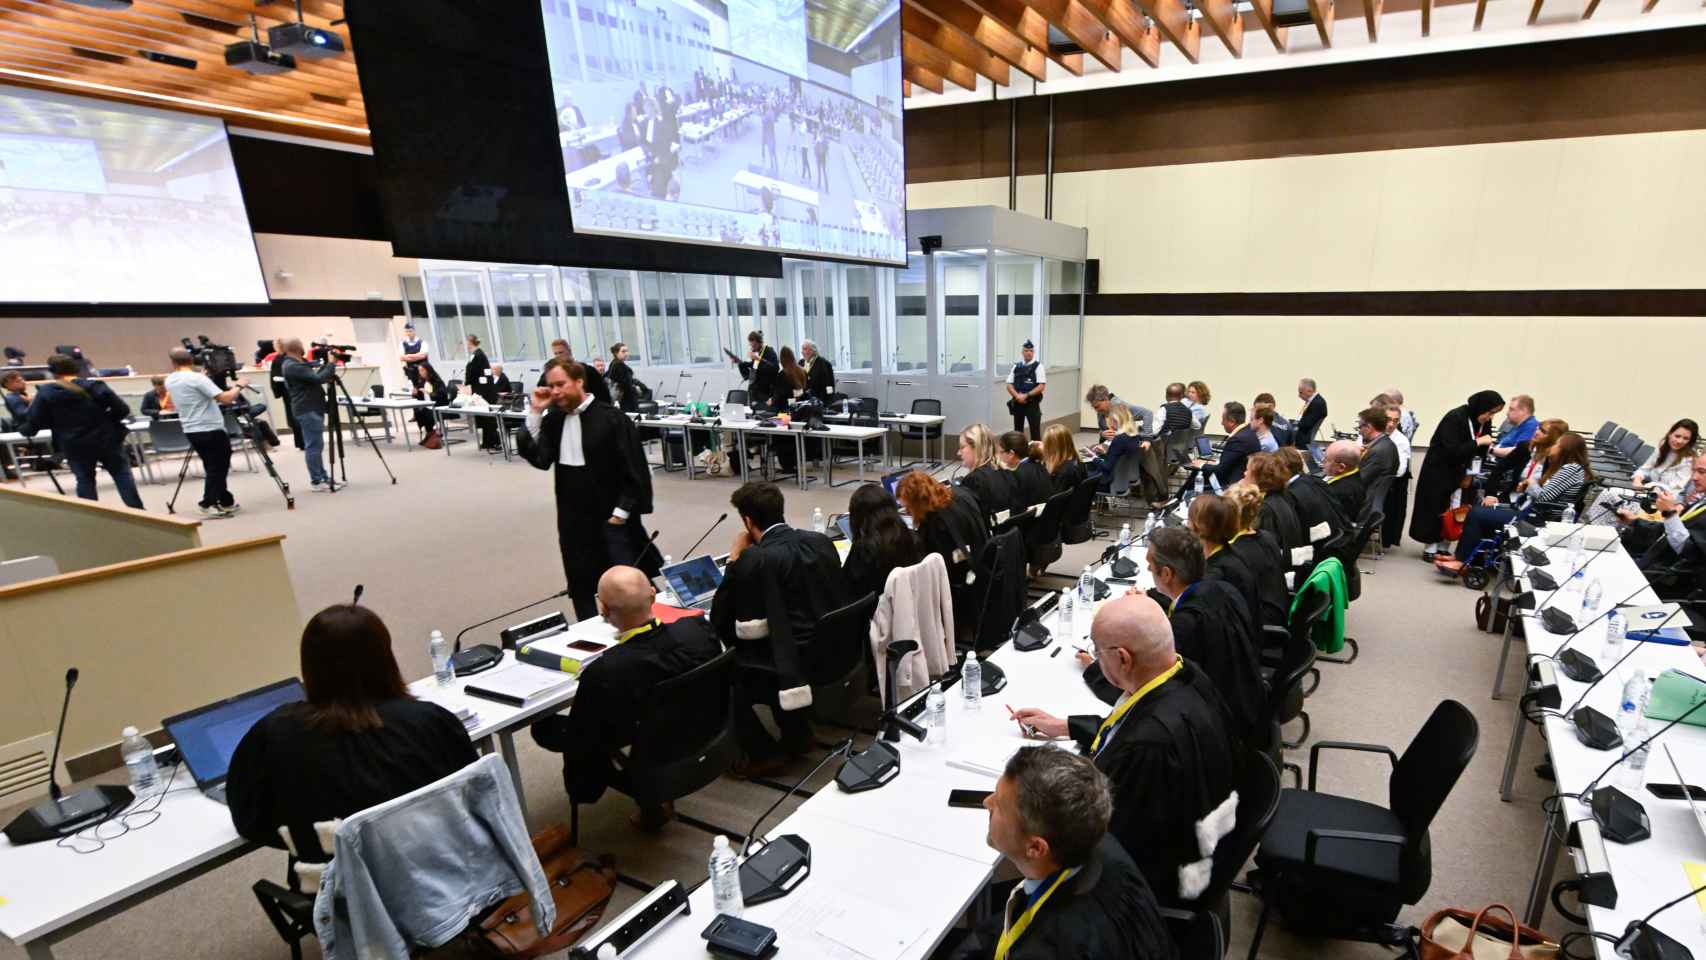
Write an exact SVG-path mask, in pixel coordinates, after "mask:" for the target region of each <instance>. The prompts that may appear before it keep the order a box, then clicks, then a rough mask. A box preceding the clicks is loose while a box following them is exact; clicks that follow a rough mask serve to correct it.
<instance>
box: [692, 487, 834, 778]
mask: <svg viewBox="0 0 1706 960" xmlns="http://www.w3.org/2000/svg"><path fill="white" fill-rule="evenodd" d="M729 502H730V503H731V504H732V505H733V506H734V508H735V511H736V512H737V513H739V514H740V522H741V532H740V534H739V535H737V536H736V537H735V542H734V544H733V546H731V547H730V548H729V563H728V567H727V568H726V570H725V572H724V574H723V582H722V585H721V586H719V587H718V588H717V596H716V598H715V599H714V600H712V602H711V626H712V628H713V629H715V630H716V631H717V633H718V635H720V636H724V637H728V638H730V642H731V643H733V644H734V647H735V649H736V650H737V651H739V652H738V654H737V656H738V657H739V659H740V668H739V671H738V672H737V677H736V685H737V687H738V688H739V696H740V699H739V701H738V708H737V710H736V713H735V725H736V728H737V730H738V731H739V734H740V740H741V747H742V749H743V751H744V752H745V754H746V757H745V758H744V759H743V760H742V761H741V762H740V763H739V764H737V765H736V768H735V772H736V774H737V775H738V776H748V777H751V776H765V775H768V774H771V773H775V772H776V771H777V770H779V769H781V768H782V767H783V766H785V765H786V764H787V762H788V758H789V757H797V756H799V755H800V754H802V753H805V752H806V751H807V750H809V749H810V748H811V745H812V725H811V717H810V710H809V708H810V707H811V705H812V688H811V684H810V683H809V682H808V681H807V680H806V663H807V656H808V654H809V648H810V646H811V644H812V641H813V640H814V639H815V638H816V636H817V622H818V620H819V619H821V618H822V617H823V615H824V614H826V613H828V612H830V611H831V610H835V609H837V608H839V607H842V606H844V605H846V604H847V603H848V602H849V601H851V600H852V599H853V598H852V597H851V596H849V594H850V593H851V591H850V590H849V589H848V586H847V578H846V576H845V575H844V574H843V573H842V572H841V556H840V554H838V553H836V551H835V545H834V544H833V543H831V542H830V540H829V538H828V537H826V536H824V535H823V534H821V533H815V532H813V531H810V530H796V529H794V528H793V527H790V526H788V524H787V523H786V521H785V520H784V514H783V500H782V490H781V489H780V488H779V487H777V486H776V485H775V484H773V483H744V484H741V486H740V487H738V488H736V490H735V492H734V495H733V496H731V497H730V498H729ZM758 706H764V707H767V708H768V709H769V710H770V712H771V715H772V716H773V717H774V718H775V721H776V726H777V727H778V728H779V729H780V730H781V733H782V741H781V743H777V742H776V741H775V739H773V738H772V737H771V736H770V732H769V731H768V730H766V729H765V728H764V726H763V724H761V723H760V722H759V720H758V716H757V714H755V713H753V708H754V707H758Z"/></svg>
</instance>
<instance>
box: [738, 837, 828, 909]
mask: <svg viewBox="0 0 1706 960" xmlns="http://www.w3.org/2000/svg"><path fill="white" fill-rule="evenodd" d="M811 872H812V846H811V844H809V843H807V842H806V841H805V839H804V838H802V837H800V836H798V835H796V834H792V833H787V834H783V835H782V836H780V837H777V838H776V839H774V840H772V841H770V842H769V843H766V844H765V845H764V848H763V849H762V850H759V851H758V852H757V853H755V854H753V855H752V856H750V857H747V858H746V862H744V863H742V864H741V865H740V893H741V902H743V903H745V904H746V905H747V906H749V907H751V906H756V905H758V904H760V903H769V902H770V901H772V900H779V899H781V898H782V897H785V896H787V895H788V894H790V893H792V892H794V888H795V887H797V886H799V885H800V882H801V881H803V880H805V879H806V878H807V877H809V876H811Z"/></svg>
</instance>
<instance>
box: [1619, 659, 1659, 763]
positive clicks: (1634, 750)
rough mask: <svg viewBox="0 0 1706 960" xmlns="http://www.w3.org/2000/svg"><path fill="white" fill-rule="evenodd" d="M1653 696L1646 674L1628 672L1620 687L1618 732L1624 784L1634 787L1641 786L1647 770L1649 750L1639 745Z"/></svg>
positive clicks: (1650, 682)
mask: <svg viewBox="0 0 1706 960" xmlns="http://www.w3.org/2000/svg"><path fill="white" fill-rule="evenodd" d="M1652 693H1653V681H1652V680H1651V679H1650V678H1648V676H1647V675H1646V673H1645V672H1643V671H1640V670H1635V671H1631V672H1630V674H1629V679H1628V680H1627V681H1625V682H1624V684H1623V702H1622V704H1621V705H1620V706H1619V707H1618V710H1617V732H1618V733H1619V734H1622V736H1623V757H1624V759H1623V765H1624V767H1625V768H1627V776H1628V780H1627V782H1628V783H1630V784H1631V785H1633V786H1635V787H1639V786H1640V785H1641V779H1642V773H1643V771H1645V770H1646V769H1647V753H1648V751H1649V749H1650V748H1648V747H1641V746H1639V744H1640V743H1641V741H1643V740H1645V739H1647V732H1648V731H1647V700H1648V698H1650V697H1651V696H1652Z"/></svg>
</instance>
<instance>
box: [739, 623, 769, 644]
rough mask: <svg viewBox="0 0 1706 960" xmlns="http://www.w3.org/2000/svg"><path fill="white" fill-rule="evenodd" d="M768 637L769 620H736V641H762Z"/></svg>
mask: <svg viewBox="0 0 1706 960" xmlns="http://www.w3.org/2000/svg"><path fill="white" fill-rule="evenodd" d="M768 636H770V621H769V620H736V621H735V639H736V640H763V639H764V638H765V637H768Z"/></svg>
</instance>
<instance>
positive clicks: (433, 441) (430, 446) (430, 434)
mask: <svg viewBox="0 0 1706 960" xmlns="http://www.w3.org/2000/svg"><path fill="white" fill-rule="evenodd" d="M421 448H422V449H424V450H442V449H444V440H443V438H441V437H439V435H438V430H436V429H433V430H428V431H427V435H426V437H425V438H423V439H422V440H421Z"/></svg>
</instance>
